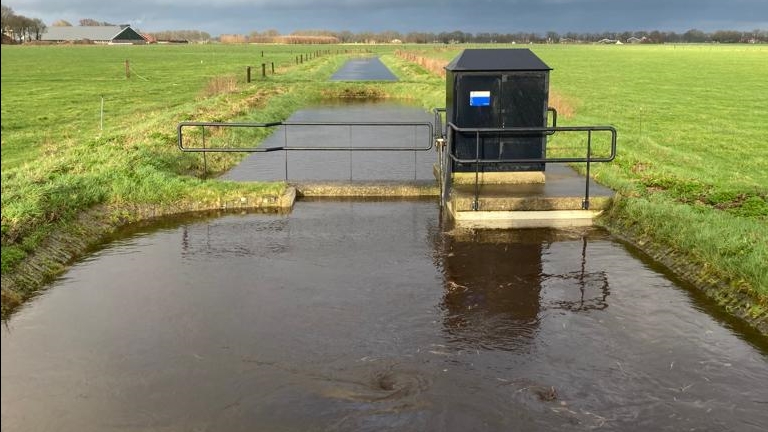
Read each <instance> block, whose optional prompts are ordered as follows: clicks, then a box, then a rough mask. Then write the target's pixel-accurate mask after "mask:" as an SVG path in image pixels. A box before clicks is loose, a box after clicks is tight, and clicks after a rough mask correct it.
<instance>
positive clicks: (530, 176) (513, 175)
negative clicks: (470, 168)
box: [453, 171, 546, 185]
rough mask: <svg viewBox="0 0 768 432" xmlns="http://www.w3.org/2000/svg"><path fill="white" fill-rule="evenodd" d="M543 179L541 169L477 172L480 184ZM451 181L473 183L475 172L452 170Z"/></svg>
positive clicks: (532, 182) (515, 182)
mask: <svg viewBox="0 0 768 432" xmlns="http://www.w3.org/2000/svg"><path fill="white" fill-rule="evenodd" d="M545 179H546V177H545V175H544V172H543V171H517V172H481V173H479V174H478V181H479V183H480V184H539V183H544V181H545ZM453 183H455V184H460V185H461V184H475V173H473V172H454V173H453Z"/></svg>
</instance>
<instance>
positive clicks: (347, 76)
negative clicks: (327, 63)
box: [331, 57, 397, 81]
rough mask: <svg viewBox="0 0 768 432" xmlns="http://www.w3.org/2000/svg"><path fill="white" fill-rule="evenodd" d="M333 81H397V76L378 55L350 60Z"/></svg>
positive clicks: (333, 76)
mask: <svg viewBox="0 0 768 432" xmlns="http://www.w3.org/2000/svg"><path fill="white" fill-rule="evenodd" d="M331 81H397V77H396V76H395V74H393V73H392V71H390V70H389V68H388V67H387V66H386V65H385V64H384V63H382V62H381V60H379V58H378V57H365V58H358V59H351V60H348V61H347V62H346V63H344V65H343V66H342V67H341V68H340V69H339V70H338V71H336V73H334V74H333V75H332V76H331Z"/></svg>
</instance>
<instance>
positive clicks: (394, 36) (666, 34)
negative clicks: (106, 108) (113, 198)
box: [218, 29, 768, 44]
mask: <svg viewBox="0 0 768 432" xmlns="http://www.w3.org/2000/svg"><path fill="white" fill-rule="evenodd" d="M286 37H291V38H293V39H294V40H299V39H300V38H302V37H306V38H316V39H315V40H322V41H323V42H322V43H392V42H402V43H415V44H419V43H443V44H451V43H594V42H600V41H609V42H617V41H621V42H622V43H627V42H628V41H629V42H638V43H708V42H709V43H768V30H760V29H757V30H752V31H736V30H718V31H714V32H710V33H707V32H704V31H701V30H697V29H691V30H688V31H686V32H684V33H676V32H674V31H659V30H653V31H624V32H601V33H578V32H567V33H558V32H555V31H548V32H545V33H536V32H516V33H489V32H481V33H467V32H462V31H452V32H440V33H431V32H410V33H400V32H397V31H391V30H389V31H383V32H370V31H362V32H357V33H353V32H351V31H348V30H344V31H332V30H302V31H296V32H293V33H291V34H290V35H287V36H283V35H281V34H280V33H279V32H278V31H277V30H265V31H263V32H259V31H253V32H251V33H249V34H247V35H245V34H227V35H221V37H220V38H219V39H218V40H219V41H220V42H223V43H285V38H286ZM320 38H322V39H320Z"/></svg>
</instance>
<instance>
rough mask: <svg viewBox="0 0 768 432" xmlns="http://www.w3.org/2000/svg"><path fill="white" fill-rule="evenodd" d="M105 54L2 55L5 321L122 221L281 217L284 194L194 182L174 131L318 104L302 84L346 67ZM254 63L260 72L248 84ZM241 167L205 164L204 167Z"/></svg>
mask: <svg viewBox="0 0 768 432" xmlns="http://www.w3.org/2000/svg"><path fill="white" fill-rule="evenodd" d="M114 48H116V47H94V46H86V47H83V46H70V47H58V46H45V47H18V46H6V45H3V46H2V76H3V79H2V311H3V316H6V314H7V313H8V312H9V311H11V310H13V309H14V308H15V307H17V306H18V305H19V304H21V303H22V302H23V301H25V300H26V299H27V298H29V297H30V296H31V295H33V294H34V293H35V292H36V290H38V289H39V288H40V287H41V286H43V285H44V284H45V283H47V281H49V280H50V279H51V278H52V277H54V276H56V275H57V274H59V273H60V272H61V271H62V270H63V269H64V268H65V266H66V265H67V264H68V263H69V262H71V261H72V260H73V259H74V258H76V257H77V256H79V255H80V254H82V253H84V252H85V251H86V250H87V249H88V248H89V247H91V246H92V245H93V244H94V243H98V242H99V241H100V239H101V238H103V237H104V236H105V235H107V234H109V233H110V232H111V231H113V230H114V229H116V228H117V227H119V226H121V225H123V224H125V223H130V222H133V221H136V220H139V219H142V218H148V217H156V216H161V215H166V214H171V213H178V212H186V211H194V210H203V209H212V208H222V207H250V208H252V207H279V206H280V205H281V197H282V195H283V194H284V192H285V185H284V184H282V183H250V184H239V183H234V182H223V181H205V180H203V179H201V178H200V177H199V176H198V174H199V173H202V170H203V165H202V164H203V161H202V158H201V157H200V155H195V154H184V153H181V152H179V151H178V149H177V148H176V131H175V125H176V124H177V123H178V122H179V121H183V120H192V119H194V120H202V121H224V120H236V119H248V120H253V121H259V122H270V121H277V120H282V119H285V118H287V117H288V116H289V115H290V114H291V113H292V112H294V111H295V110H296V109H298V108H300V107H302V106H304V105H306V104H308V103H311V102H312V101H314V100H317V99H318V98H320V97H322V95H321V90H322V89H321V88H320V85H317V84H316V85H314V86H310V85H304V84H305V83H312V82H317V77H321V76H328V75H330V73H332V72H333V71H334V70H335V69H336V68H337V67H338V64H340V62H341V61H342V57H341V56H338V55H330V54H327V55H322V56H321V55H318V52H317V51H316V48H315V47H309V46H307V47H301V46H291V47H288V49H286V47H253V46H215V47H214V46H189V47H163V46H147V47H120V48H118V49H114ZM262 53H263V54H262ZM299 53H300V54H299ZM262 55H263V57H262ZM298 55H302V56H303V58H304V60H303V61H301V62H299V63H298V64H297V62H296V61H295V58H296V56H298ZM126 60H129V63H130V65H131V66H130V67H131V75H130V77H127V76H126V73H125V61H126ZM257 62H267V64H269V65H270V68H269V72H270V73H269V75H268V76H267V77H266V78H264V77H261V76H254V77H253V78H254V80H253V82H251V83H247V82H245V81H246V76H245V66H246V65H252V64H254V63H257ZM273 62H274V63H276V73H275V74H274V75H273V74H271V63H273ZM257 64H258V63H257ZM259 72H260V68H259ZM254 75H255V73H254ZM102 101H103V104H104V105H103V106H104V109H103V111H102V109H101V107H102ZM102 113H103V114H102ZM266 133H267V131H263V130H262V131H257V132H256V133H255V136H253V137H252V138H254V139H256V140H258V139H260V138H262V137H263V135H265V134H266ZM242 156H243V155H242V154H240V155H235V154H216V155H211V156H209V157H208V160H207V166H208V170H209V171H212V172H214V173H215V172H217V171H223V170H225V169H227V168H228V167H231V166H232V165H234V164H235V163H236V162H237V161H238V160H239V159H240V158H241V157H242Z"/></svg>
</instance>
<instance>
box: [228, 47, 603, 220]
mask: <svg viewBox="0 0 768 432" xmlns="http://www.w3.org/2000/svg"><path fill="white" fill-rule="evenodd" d="M391 79H396V77H394V75H392V74H391V72H390V71H389V70H388V69H387V68H386V66H385V65H384V64H383V63H381V61H380V60H379V59H378V58H366V59H354V60H350V61H349V62H348V63H347V64H346V65H345V66H343V67H342V69H341V70H339V72H337V74H335V75H334V76H333V77H332V80H341V81H368V80H374V81H378V80H391ZM433 121H434V116H433V115H432V114H430V113H427V112H425V111H424V110H422V109H420V108H415V107H409V106H404V105H398V104H395V103H391V102H388V103H354V104H350V103H342V104H337V105H332V104H329V105H326V106H322V107H315V108H307V109H304V110H301V111H298V112H296V113H294V114H293V116H291V118H290V119H288V122H287V123H288V126H284V127H282V128H280V129H277V130H275V132H274V133H273V135H272V136H270V137H268V138H267V139H266V141H265V142H264V143H262V146H264V147H283V148H286V149H288V148H290V147H302V149H296V150H292V151H287V150H284V151H282V152H269V153H254V154H252V155H251V156H249V157H248V158H246V159H245V160H244V161H243V162H242V163H241V164H240V165H238V166H237V167H235V168H233V169H232V170H231V171H229V172H228V173H225V174H224V175H223V176H222V177H221V178H222V179H226V180H234V181H286V182H287V183H288V184H289V185H291V189H290V191H291V192H290V193H289V196H290V197H291V202H290V205H291V206H292V204H293V200H294V199H300V198H302V197H312V198H315V197H329V198H330V197H332V198H339V197H343V198H350V197H360V198H398V197H402V198H413V197H434V198H435V199H436V200H437V199H438V197H440V195H441V187H440V184H439V182H440V179H441V178H442V173H441V172H440V168H439V166H438V164H437V163H436V161H437V159H438V154H437V152H436V150H435V149H434V148H432V149H429V147H430V146H432V143H433V139H434V137H433V136H430V133H429V132H430V131H429V130H428V128H420V127H415V126H412V125H411V126H398V125H393V124H392V123H398V122H420V123H423V124H429V123H432V122H433ZM291 122H293V125H290V123H291ZM345 122H349V123H350V124H346V123H345ZM356 122H357V123H358V124H357V125H353V124H351V123H356ZM369 122H370V123H380V124H377V125H371V124H366V125H361V124H359V123H369ZM386 123H390V124H389V125H384V124H386ZM289 126H290V127H289ZM393 126H394V127H393ZM366 147H369V149H366ZM371 147H373V148H380V147H392V148H390V149H389V150H390V151H380V150H375V149H371ZM393 148H394V149H393ZM418 148H420V149H422V150H411V149H418ZM329 149H330V150H329ZM361 150H365V151H361ZM392 150H394V151H392ZM436 179H437V180H436ZM451 180H452V182H451V183H452V186H451V191H450V196H449V199H448V200H447V202H446V203H445V209H446V214H448V215H450V216H451V217H452V218H453V219H454V220H455V224H456V225H457V226H458V227H466V228H500V229H506V228H534V227H576V226H588V225H591V224H592V221H593V219H594V218H595V217H596V216H598V215H599V214H600V212H601V211H602V210H603V209H605V208H606V207H607V206H608V205H609V203H610V200H611V197H612V196H613V192H612V191H611V190H609V189H606V188H604V187H602V186H600V185H598V184H596V183H594V182H592V181H590V185H589V188H590V200H589V207H588V208H589V209H588V210H585V209H584V196H585V188H586V179H585V177H584V176H581V175H579V174H578V173H577V172H576V171H574V170H573V169H572V168H570V167H568V166H567V165H564V164H548V165H546V167H545V170H544V171H535V170H534V171H519V172H484V173H482V172H481V173H479V175H477V177H476V175H475V173H474V172H469V171H463V172H453V173H452V178H451ZM476 182H477V186H476Z"/></svg>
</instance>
